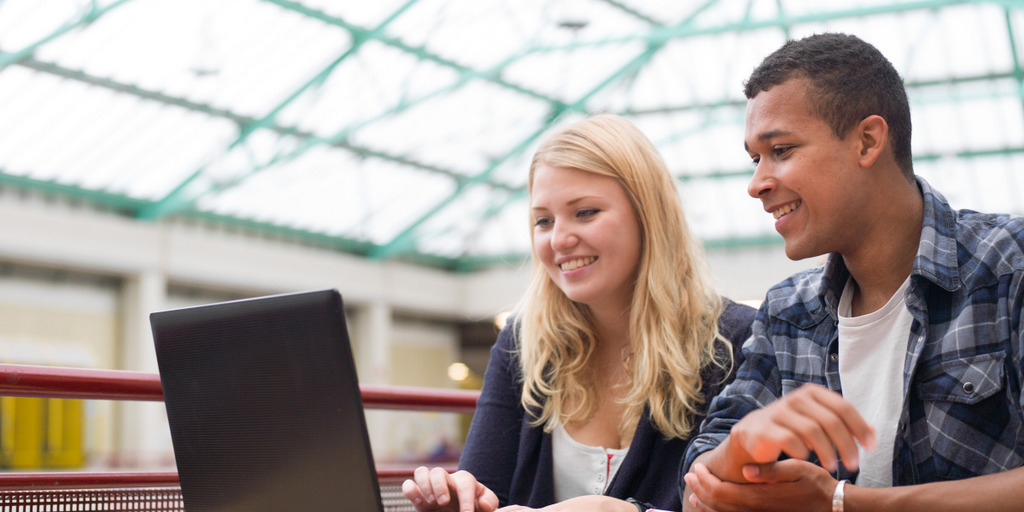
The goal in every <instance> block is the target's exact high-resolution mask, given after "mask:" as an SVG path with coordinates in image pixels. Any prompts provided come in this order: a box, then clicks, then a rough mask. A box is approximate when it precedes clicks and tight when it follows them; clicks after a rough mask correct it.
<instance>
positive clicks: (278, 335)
mask: <svg viewBox="0 0 1024 512" xmlns="http://www.w3.org/2000/svg"><path fill="white" fill-rule="evenodd" d="M150 324H151V326H152V329H153V338H154V341H155V345H156V355H157V361H158V364H159V367H160V380H161V382H162V384H163V392H164V402H165V405H166V407H167V419H168V422H169V424H170V429H171V441H172V443H173V445H174V455H175V459H176V461H177V466H178V476H179V478H180V480H181V492H182V497H183V499H184V504H185V508H186V509H187V510H188V511H189V512H205V511H218V512H226V511H245V512H254V511H256V512H259V511H268V512H270V511H273V512H281V511H321V510H341V511H348V510H351V511H360V512H364V511H371V512H373V511H378V512H380V511H383V506H382V504H381V497H380V488H379V485H378V482H377V474H376V471H375V468H374V464H373V455H372V453H371V451H370V444H369V437H368V435H367V431H366V421H365V418H364V416H363V405H362V399H361V396H360V394H359V384H358V379H357V377H356V369H355V363H354V361H353V358H352V349H351V347H350V344H349V337H348V330H347V328H346V324H345V316H344V312H343V309H342V301H341V295H340V294H339V293H338V292H337V291H336V290H322V291H314V292H304V293H296V294H287V295H275V296H270V297H260V298H255V299H246V300H239V301H231V302H222V303H217V304H211V305H206V306H197V307H190V308H183V309H177V310H171V311H160V312H156V313H152V314H151V315H150Z"/></svg>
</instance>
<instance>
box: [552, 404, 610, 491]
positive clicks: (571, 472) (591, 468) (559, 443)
mask: <svg viewBox="0 0 1024 512" xmlns="http://www.w3.org/2000/svg"><path fill="white" fill-rule="evenodd" d="M628 451H629V447H626V448H621V449H618V450H613V449H610V448H602V447H600V446H587V445H585V444H582V443H580V442H579V441H576V440H575V439H573V438H572V436H570V435H569V433H568V432H566V431H565V427H564V426H563V425H562V423H561V422H559V423H558V424H557V425H555V429H554V431H553V432H552V433H551V452H552V453H551V455H552V458H553V459H554V461H553V466H554V467H553V468H552V469H553V470H554V474H555V501H556V502H559V501H565V500H567V499H569V498H576V497H578V496H586V495H588V494H604V491H605V489H607V488H608V482H611V481H612V478H615V473H617V472H618V471H619V466H620V465H622V460H623V459H625V458H626V453H627V452H628Z"/></svg>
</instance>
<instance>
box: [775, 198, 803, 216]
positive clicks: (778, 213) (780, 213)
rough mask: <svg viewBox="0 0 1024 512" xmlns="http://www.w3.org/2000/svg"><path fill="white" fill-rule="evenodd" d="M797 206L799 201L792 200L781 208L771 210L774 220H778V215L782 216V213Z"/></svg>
mask: <svg viewBox="0 0 1024 512" xmlns="http://www.w3.org/2000/svg"><path fill="white" fill-rule="evenodd" d="M798 206H800V201H793V202H792V203H789V204H787V205H786V206H783V207H782V208H779V209H778V210H775V211H774V212H772V215H773V216H774V217H775V220H778V219H779V217H782V216H783V215H785V214H787V213H789V212H791V211H793V210H796V209H797V207H798Z"/></svg>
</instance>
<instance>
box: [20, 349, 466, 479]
mask: <svg viewBox="0 0 1024 512" xmlns="http://www.w3.org/2000/svg"><path fill="white" fill-rule="evenodd" d="M359 388H360V391H361V392H362V397H363V406H364V407H366V408H368V409H396V410H426V411H441V412H456V413H472V412H473V410H474V409H475V408H476V400H477V398H478V397H479V396H480V393H479V392H478V391H465V390H450V389H432V388H416V387H407V386H373V385H361V386H359ZM0 396H23V397H41V398H76V399H97V400H135V401H154V402H158V401H163V398H164V395H163V389H162V388H161V385H160V376H159V375H157V374H155V373H146V372H132V371H123V370H93V369H82V368H65V367H54V366H32V365H17V364H0ZM409 474H411V468H379V469H378V470H377V476H378V478H380V479H382V480H384V479H396V478H403V477H406V476H408V475H409ZM161 485H178V474H177V473H176V472H173V471H171V472H157V471H153V472H103V473H90V472H52V473H51V472H40V473H28V472H23V473H0V488H3V489H24V488H33V489H37V488H60V487H105V486H122V487H124V486H129V487H131V486H161Z"/></svg>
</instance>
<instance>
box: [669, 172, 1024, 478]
mask: <svg viewBox="0 0 1024 512" xmlns="http://www.w3.org/2000/svg"><path fill="white" fill-rule="evenodd" d="M917 183H918V187H919V189H920V190H921V193H922V196H923V199H924V225H923V227H922V232H921V242H920V245H919V248H918V252H917V256H916V257H915V259H914V267H913V270H912V271H911V275H910V287H909V290H908V293H907V296H906V301H907V302H906V305H907V308H908V309H909V310H910V313H911V314H912V315H913V317H914V320H913V323H912V325H911V330H910V335H909V338H908V346H907V353H906V358H905V361H904V365H903V401H902V408H901V411H900V416H899V424H898V426H897V434H896V438H895V440H894V446H893V452H894V454H893V461H892V472H893V479H892V481H893V484H894V485H910V484H919V483H926V482H934V481H941V480H949V479H963V478H968V477H972V476H978V475H985V474H990V473H996V472H1000V471H1005V470H1008V469H1013V468H1016V467H1020V466H1021V465H1024V422H1022V418H1024V404H1022V402H1021V389H1020V387H1021V384H1020V383H1021V382H1022V381H1024V365H1022V364H1021V354H1022V352H1024V340H1022V334H1024V333H1022V329H1021V325H1020V321H1021V308H1022V305H1024V219H1021V218H1013V217H1009V216H1006V215H995V214H982V213H978V212H973V211H969V210H959V211H954V210H952V209H951V208H950V207H949V205H948V204H947V203H946V200H945V199H944V198H943V197H942V196H941V195H940V194H939V193H938V192H936V191H934V190H933V189H932V188H931V186H930V185H929V184H928V183H927V182H925V181H924V180H922V179H920V178H918V180H917ZM849 276H850V273H849V271H848V270H847V269H846V267H845V265H844V264H843V260H842V258H841V257H839V256H838V255H835V254H833V255H830V256H829V258H828V261H827V263H826V264H825V265H824V266H823V267H819V268H816V269H812V270H808V271H805V272H802V273H799V274H797V275H795V276H793V277H791V278H790V279H788V280H786V281H784V282H782V283H780V284H779V285H777V286H775V287H773V288H772V289H771V290H769V292H768V295H767V298H766V300H765V302H764V304H763V305H762V307H761V310H760V311H759V312H758V314H757V317H756V319H755V320H754V325H753V335H752V336H751V338H750V339H749V340H747V342H746V343H745V344H744V345H743V354H744V356H745V360H744V362H743V364H742V366H740V368H739V370H738V372H737V377H736V380H735V381H734V382H733V383H732V384H730V385H729V386H728V387H727V388H726V389H725V390H724V391H723V393H722V394H721V395H720V396H719V397H717V398H715V400H713V401H712V403H711V406H710V409H709V413H708V416H707V418H706V419H705V421H704V423H703V424H702V426H701V434H700V435H698V436H697V437H695V438H694V440H693V442H691V443H690V445H689V447H688V449H687V453H686V457H685V463H684V464H685V467H686V468H687V469H689V467H690V465H691V464H692V462H693V459H694V458H696V457H697V456H698V455H699V454H701V453H703V452H705V451H708V450H711V449H713V448H714V447H715V446H718V445H719V444H720V443H721V442H722V441H723V440H724V439H725V438H726V436H727V435H728V432H729V429H730V428H731V427H732V425H734V424H735V423H736V422H737V421H739V419H740V418H742V417H743V416H744V415H746V414H747V413H749V412H750V411H753V410H755V409H757V408H760V407H764V406H766V405H768V404H769V403H771V402H772V401H774V400H775V399H777V398H779V397H781V396H782V395H784V394H786V393H788V392H790V391H793V390H794V389H796V388H798V387H799V386H801V385H803V384H805V383H815V384H819V385H822V386H827V387H828V388H830V389H832V390H834V391H837V392H840V393H842V391H843V389H842V386H841V384H840V379H839V364H838V357H833V354H836V353H837V342H838V334H837V318H838V315H837V312H836V311H837V305H838V302H839V297H840V294H841V293H842V289H843V286H844V285H845V284H846V280H847V279H848V278H849ZM838 473H839V474H838V475H835V476H837V477H838V478H843V479H851V480H852V479H855V478H856V475H855V474H854V473H852V472H850V471H848V470H846V469H845V468H840V470H839V472H838Z"/></svg>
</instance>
